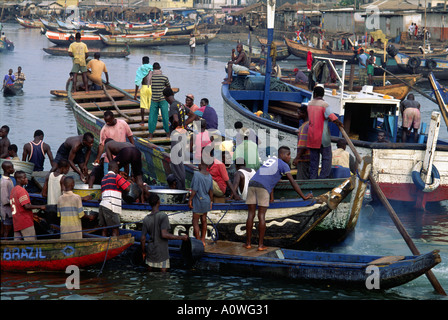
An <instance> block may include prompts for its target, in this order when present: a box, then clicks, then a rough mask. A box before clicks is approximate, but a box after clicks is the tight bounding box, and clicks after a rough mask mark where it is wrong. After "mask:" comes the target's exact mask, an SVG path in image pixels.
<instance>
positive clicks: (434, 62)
mask: <svg viewBox="0 0 448 320" xmlns="http://www.w3.org/2000/svg"><path fill="white" fill-rule="evenodd" d="M387 52H388V54H389V55H390V56H392V57H393V58H394V59H395V61H396V62H397V65H398V67H399V68H400V69H401V71H402V72H404V73H411V74H416V73H421V74H423V76H424V77H427V76H429V74H430V73H432V74H434V76H435V77H436V78H437V79H439V80H448V59H447V58H446V57H445V58H439V57H434V58H420V57H418V56H412V57H411V56H408V55H406V54H403V53H401V52H399V51H398V50H396V49H395V47H393V46H389V47H388V48H387Z"/></svg>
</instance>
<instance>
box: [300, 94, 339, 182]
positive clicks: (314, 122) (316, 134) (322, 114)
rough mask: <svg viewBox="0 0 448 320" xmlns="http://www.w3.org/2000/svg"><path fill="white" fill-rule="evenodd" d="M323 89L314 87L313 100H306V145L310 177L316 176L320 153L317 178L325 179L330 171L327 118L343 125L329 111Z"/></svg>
mask: <svg viewBox="0 0 448 320" xmlns="http://www.w3.org/2000/svg"><path fill="white" fill-rule="evenodd" d="M324 95H325V90H324V88H323V87H315V88H314V90H313V100H311V101H310V102H308V108H307V111H308V120H309V124H308V137H307V142H306V146H307V147H308V148H309V150H310V179H317V178H318V170H319V162H320V156H321V155H322V168H321V171H320V174H319V179H327V178H329V176H330V173H331V136H330V130H329V128H328V120H330V121H332V122H334V123H335V124H337V125H338V126H341V127H343V125H342V122H341V121H340V120H339V119H338V117H337V116H336V115H335V114H334V113H331V112H330V110H329V108H328V103H327V102H325V101H324Z"/></svg>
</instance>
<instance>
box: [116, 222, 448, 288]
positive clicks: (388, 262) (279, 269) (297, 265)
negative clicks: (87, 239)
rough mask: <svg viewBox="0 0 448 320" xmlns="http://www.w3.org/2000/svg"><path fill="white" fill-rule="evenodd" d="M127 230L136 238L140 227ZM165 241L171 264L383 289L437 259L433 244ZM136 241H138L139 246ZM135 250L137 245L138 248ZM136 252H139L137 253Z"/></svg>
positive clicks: (420, 271)
mask: <svg viewBox="0 0 448 320" xmlns="http://www.w3.org/2000/svg"><path fill="white" fill-rule="evenodd" d="M120 232H121V233H123V234H126V233H131V234H132V235H133V236H134V237H135V241H136V242H139V241H140V238H141V232H135V231H130V230H121V231H120ZM190 241H191V243H190V244H189V243H188V242H182V241H178V240H175V241H170V242H169V249H170V259H171V261H170V262H171V266H172V267H185V266H188V267H193V268H194V270H198V271H206V272H216V273H219V274H233V275H238V276H245V275H247V276H251V277H269V278H275V279H279V278H283V279H291V280H294V281H298V282H299V283H315V284H321V285H336V286H337V285H339V286H343V287H351V288H356V289H360V290H386V289H390V288H393V287H396V286H400V285H403V284H405V283H407V282H409V281H412V280H414V279H416V278H418V277H420V276H421V275H423V274H424V273H425V272H427V271H428V270H430V269H431V268H433V267H434V266H436V265H437V264H439V263H440V262H441V258H440V255H439V254H438V251H437V250H434V251H432V252H429V253H426V254H422V255H419V256H376V255H357V254H340V253H327V252H313V251H300V250H291V249H283V248H279V247H268V249H267V250H266V251H258V250H257V247H256V246H253V247H252V248H251V249H246V248H244V247H243V246H242V243H241V242H231V241H217V242H207V243H206V246H205V248H204V247H203V246H202V243H200V241H198V240H196V239H191V240H190ZM139 247H140V246H139ZM137 254H138V250H137ZM137 258H138V257H137Z"/></svg>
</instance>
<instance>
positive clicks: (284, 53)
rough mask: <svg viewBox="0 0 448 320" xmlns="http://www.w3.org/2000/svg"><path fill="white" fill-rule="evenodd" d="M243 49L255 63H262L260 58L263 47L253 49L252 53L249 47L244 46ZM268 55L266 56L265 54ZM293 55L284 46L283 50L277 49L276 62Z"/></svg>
mask: <svg viewBox="0 0 448 320" xmlns="http://www.w3.org/2000/svg"><path fill="white" fill-rule="evenodd" d="M243 49H244V51H245V52H246V53H247V55H249V54H250V60H251V62H254V63H259V62H260V56H261V47H252V53H250V49H249V46H247V45H245V44H243ZM265 55H266V54H265ZM290 55H291V53H290V52H289V50H288V48H287V47H286V46H283V47H281V48H278V47H277V55H276V60H277V61H281V60H285V59H287V58H288V57H289V56H290Z"/></svg>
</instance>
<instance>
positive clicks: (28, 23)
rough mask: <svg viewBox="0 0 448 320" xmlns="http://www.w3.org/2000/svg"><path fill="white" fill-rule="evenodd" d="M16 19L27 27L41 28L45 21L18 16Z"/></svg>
mask: <svg viewBox="0 0 448 320" xmlns="http://www.w3.org/2000/svg"><path fill="white" fill-rule="evenodd" d="M16 21H17V22H18V23H19V24H20V25H21V26H23V27H25V28H32V29H39V28H42V27H43V23H42V22H41V21H40V20H30V19H25V18H19V17H16Z"/></svg>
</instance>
